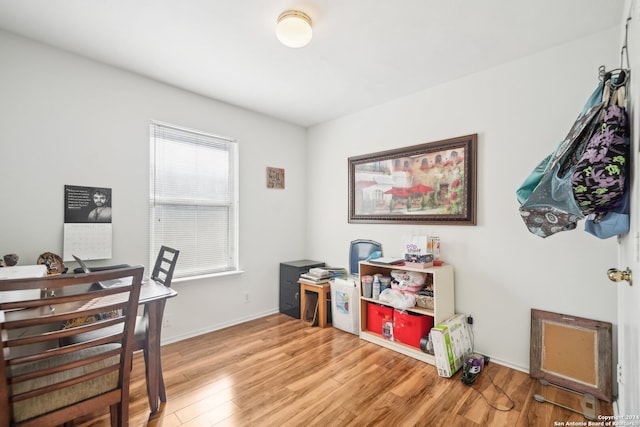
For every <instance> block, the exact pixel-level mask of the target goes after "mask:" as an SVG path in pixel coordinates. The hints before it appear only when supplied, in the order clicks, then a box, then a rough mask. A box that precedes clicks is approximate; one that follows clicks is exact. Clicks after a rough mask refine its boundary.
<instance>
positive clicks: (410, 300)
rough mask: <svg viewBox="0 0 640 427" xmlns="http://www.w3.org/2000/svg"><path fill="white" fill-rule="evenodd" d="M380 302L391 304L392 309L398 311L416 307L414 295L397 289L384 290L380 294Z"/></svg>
mask: <svg viewBox="0 0 640 427" xmlns="http://www.w3.org/2000/svg"><path fill="white" fill-rule="evenodd" d="M380 301H382V302H385V303H387V304H391V305H392V306H393V308H397V309H398V310H404V309H407V308H411V307H413V306H415V305H416V297H415V295H413V294H412V293H410V292H402V291H400V290H397V289H385V290H384V291H382V292H380Z"/></svg>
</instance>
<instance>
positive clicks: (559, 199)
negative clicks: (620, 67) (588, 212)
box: [516, 82, 603, 238]
mask: <svg viewBox="0 0 640 427" xmlns="http://www.w3.org/2000/svg"><path fill="white" fill-rule="evenodd" d="M602 88H603V83H602V82H601V83H600V85H598V88H596V91H595V92H594V93H593V94H592V96H591V98H589V101H587V103H588V104H589V103H591V104H592V105H585V111H584V112H583V114H581V115H580V116H578V119H577V120H576V121H575V122H574V124H573V126H572V127H571V130H570V131H569V133H568V134H567V136H566V138H565V139H564V140H563V141H562V142H561V143H560V145H559V146H558V148H557V149H556V151H555V152H554V153H553V155H550V156H548V157H547V158H548V159H549V160H548V164H547V165H546V168H544V172H542V174H541V177H540V180H539V183H538V184H537V185H536V186H535V187H534V188H533V189H532V190H531V191H530V194H528V197H526V198H525V196H527V195H526V193H527V192H529V191H528V190H526V189H523V187H522V186H521V188H520V189H519V190H518V191H517V192H516V193H517V195H518V200H519V201H520V200H521V199H523V201H522V202H521V205H520V209H519V211H520V215H521V217H522V220H523V221H524V223H525V225H526V226H527V228H528V229H529V231H530V232H531V233H533V234H535V235H536V236H540V237H542V238H545V237H549V236H551V235H553V234H556V233H559V232H561V231H568V230H573V229H575V228H576V226H577V223H578V221H579V220H581V219H583V218H584V217H585V215H584V214H583V213H582V211H581V210H580V208H579V207H578V205H577V204H576V201H575V198H574V196H573V188H572V185H571V176H572V174H573V172H574V170H575V165H576V164H577V162H578V161H579V159H580V158H581V157H582V153H583V152H584V149H585V147H586V145H587V143H588V141H589V140H590V138H591V135H593V133H594V132H595V128H596V125H597V124H598V120H597V119H598V117H599V115H600V112H601V111H602V108H603V103H602ZM598 94H600V95H598ZM546 160H547V159H545V160H544V161H543V163H544V162H545V161H546ZM542 168H543V164H542V163H541V164H539V165H538V166H537V167H536V169H535V170H534V172H533V173H532V174H531V175H530V176H529V177H528V178H527V180H525V183H527V184H528V185H529V187H531V184H532V179H531V178H532V175H533V174H535V173H538V174H540V172H541V171H542ZM523 185H524V184H523ZM520 190H523V191H520ZM524 190H526V191H524Z"/></svg>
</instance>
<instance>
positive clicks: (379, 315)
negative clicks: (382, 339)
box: [367, 302, 393, 334]
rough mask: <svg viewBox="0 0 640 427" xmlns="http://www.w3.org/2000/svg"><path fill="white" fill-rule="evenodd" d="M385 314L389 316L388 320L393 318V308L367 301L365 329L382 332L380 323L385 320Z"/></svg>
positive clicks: (382, 323) (377, 332)
mask: <svg viewBox="0 0 640 427" xmlns="http://www.w3.org/2000/svg"><path fill="white" fill-rule="evenodd" d="M385 316H389V320H391V319H393V308H391V307H386V306H384V305H378V304H374V303H372V302H370V303H368V307H367V330H368V331H369V332H375V333H376V334H382V325H384V322H385Z"/></svg>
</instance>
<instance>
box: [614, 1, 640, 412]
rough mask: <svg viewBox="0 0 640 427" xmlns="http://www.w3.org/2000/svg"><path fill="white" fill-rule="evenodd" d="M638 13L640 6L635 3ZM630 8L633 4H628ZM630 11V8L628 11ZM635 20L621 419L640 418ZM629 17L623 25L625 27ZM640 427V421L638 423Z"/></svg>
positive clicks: (621, 296) (639, 132)
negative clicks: (629, 275) (628, 278)
mask: <svg viewBox="0 0 640 427" xmlns="http://www.w3.org/2000/svg"><path fill="white" fill-rule="evenodd" d="M635 3H636V5H635V9H638V8H640V5H638V4H637V2H635ZM627 4H629V3H628V2H627ZM625 11H629V8H625ZM632 12H633V13H632V15H633V19H632V20H631V21H629V22H628V24H629V25H628V28H629V33H628V38H627V40H628V43H629V45H628V49H629V60H630V63H631V64H630V65H631V70H632V71H631V79H630V82H629V86H628V96H629V104H628V105H629V110H628V113H629V119H630V121H631V150H632V167H633V172H632V176H633V177H632V178H633V182H632V185H631V188H632V190H631V191H632V193H631V229H630V231H629V234H626V235H624V236H622V237H621V238H620V239H619V242H620V245H619V247H620V254H619V257H618V259H619V262H618V265H617V266H612V267H617V268H618V269H621V270H624V269H626V268H627V267H628V268H629V269H630V270H631V271H632V275H634V276H635V277H633V278H634V279H635V282H632V283H633V284H632V285H629V284H628V283H627V282H624V281H623V282H618V283H617V284H612V286H617V287H618V375H617V377H618V410H619V415H627V416H640V151H639V149H640V143H639V141H638V139H639V136H640V120H639V117H638V116H639V114H638V113H639V111H638V107H639V106H640V103H639V102H638V100H640V43H638V40H640V22H637V21H638V18H639V16H638V15H639V14H638V11H637V10H634V11H632ZM625 24H626V16H625V18H624V21H623V23H622V28H623V34H622V36H623V37H622V38H621V39H622V40H624V27H625ZM636 422H637V425H640V420H637V421H636Z"/></svg>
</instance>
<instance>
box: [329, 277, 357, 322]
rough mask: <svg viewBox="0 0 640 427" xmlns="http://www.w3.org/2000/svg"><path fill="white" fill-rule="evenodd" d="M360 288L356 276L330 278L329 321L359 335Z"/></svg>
mask: <svg viewBox="0 0 640 427" xmlns="http://www.w3.org/2000/svg"><path fill="white" fill-rule="evenodd" d="M359 294H360V290H359V286H358V278H357V277H351V276H350V277H347V278H344V279H343V278H335V279H333V280H331V323H332V324H333V327H334V328H338V329H342V330H343V331H346V332H349V333H352V334H355V335H359V334H360V332H359V331H358V321H359V316H360V309H359V307H360V295H359Z"/></svg>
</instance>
